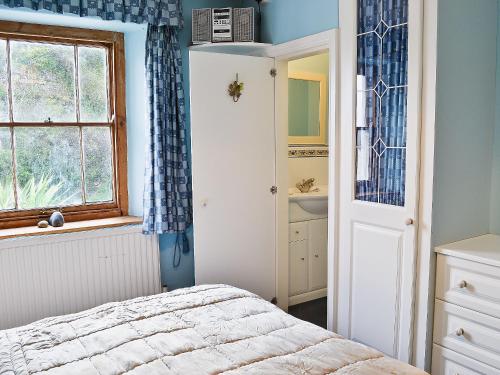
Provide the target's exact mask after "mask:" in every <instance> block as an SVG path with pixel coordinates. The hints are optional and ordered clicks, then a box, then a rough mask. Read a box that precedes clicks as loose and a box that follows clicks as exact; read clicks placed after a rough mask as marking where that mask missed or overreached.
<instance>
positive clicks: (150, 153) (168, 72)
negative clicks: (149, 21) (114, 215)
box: [143, 25, 192, 240]
mask: <svg viewBox="0 0 500 375" xmlns="http://www.w3.org/2000/svg"><path fill="white" fill-rule="evenodd" d="M146 76H147V83H148V95H149V122H150V124H149V128H148V129H149V131H148V132H147V149H146V170H145V189H144V225H143V231H144V233H146V234H151V233H158V234H160V233H176V232H177V233H178V232H184V231H185V230H186V229H187V228H188V226H189V225H190V224H191V222H192V199H191V184H190V171H189V165H188V154H187V145H186V115H185V102H184V91H183V84H182V59H181V50H180V46H179V41H178V39H177V30H176V29H173V28H169V27H165V26H155V25H149V26H148V36H147V42H146ZM179 240H180V239H179Z"/></svg>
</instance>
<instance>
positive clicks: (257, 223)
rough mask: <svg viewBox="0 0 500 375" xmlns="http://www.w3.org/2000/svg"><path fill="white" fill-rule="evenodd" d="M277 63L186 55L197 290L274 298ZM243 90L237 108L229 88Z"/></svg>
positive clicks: (264, 59) (215, 56) (206, 55)
mask: <svg viewBox="0 0 500 375" xmlns="http://www.w3.org/2000/svg"><path fill="white" fill-rule="evenodd" d="M273 67H274V60H273V59H269V58H261V57H250V56H236V55H226V54H216V53H207V52H195V51H191V52H190V78H191V80H190V87H191V98H190V99H191V138H192V170H193V206H194V208H193V211H194V241H195V242H194V247H195V255H194V256H195V281H196V284H208V283H224V284H230V285H233V286H236V287H240V288H243V289H247V290H249V291H251V292H254V293H256V294H258V295H260V296H261V297H263V298H265V299H267V300H271V299H272V298H273V297H275V295H276V294H275V291H276V287H275V273H276V271H275V248H276V245H275V205H276V202H275V196H274V195H272V194H271V192H270V188H271V187H272V186H273V185H275V131H274V79H273V77H272V76H271V75H270V70H271V69H272V68H273ZM237 75H238V78H239V80H240V81H241V82H243V83H244V90H243V95H242V96H241V98H240V99H239V101H238V102H234V101H233V98H232V97H230V96H229V95H228V86H229V84H231V83H232V82H233V81H234V80H235V79H236V76H237Z"/></svg>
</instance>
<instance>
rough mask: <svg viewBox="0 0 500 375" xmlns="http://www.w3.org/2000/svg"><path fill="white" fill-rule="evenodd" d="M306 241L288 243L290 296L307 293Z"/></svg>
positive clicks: (307, 260)
mask: <svg viewBox="0 0 500 375" xmlns="http://www.w3.org/2000/svg"><path fill="white" fill-rule="evenodd" d="M307 254H308V248H307V240H302V241H296V242H291V243H290V256H289V259H290V273H289V275H290V283H289V284H290V295H291V296H295V295H297V294H301V293H305V292H307V291H308V289H309V287H308V280H307V275H308V273H307V269H308V262H309V259H308V256H307Z"/></svg>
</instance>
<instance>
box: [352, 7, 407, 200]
mask: <svg viewBox="0 0 500 375" xmlns="http://www.w3.org/2000/svg"><path fill="white" fill-rule="evenodd" d="M407 22H408V0H358V28H357V30H358V35H357V52H358V55H357V91H358V92H357V104H356V124H355V127H356V149H357V150H356V175H355V180H356V181H355V185H356V190H355V197H356V199H357V200H361V201H368V202H378V203H381V204H389V205H395V206H404V204H405V178H406V137H407V96H408V24H407Z"/></svg>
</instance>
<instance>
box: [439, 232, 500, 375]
mask: <svg viewBox="0 0 500 375" xmlns="http://www.w3.org/2000/svg"><path fill="white" fill-rule="evenodd" d="M436 252H437V266H436V302H435V313H434V336H433V337H434V340H433V341H434V346H433V357H432V374H433V375H441V374H443V375H477V374H483V375H500V236H496V235H484V236H480V237H475V238H472V239H468V240H464V241H459V242H455V243H452V244H449V245H444V246H440V247H438V248H436Z"/></svg>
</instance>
